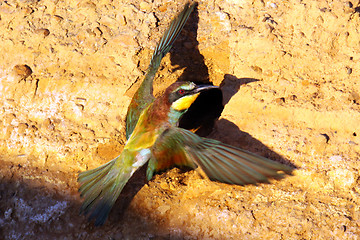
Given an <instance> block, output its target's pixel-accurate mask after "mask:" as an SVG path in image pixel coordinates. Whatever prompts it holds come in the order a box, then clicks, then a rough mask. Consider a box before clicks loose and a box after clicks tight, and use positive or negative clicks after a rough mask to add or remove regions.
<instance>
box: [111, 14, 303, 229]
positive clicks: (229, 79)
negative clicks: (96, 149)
mask: <svg viewBox="0 0 360 240" xmlns="http://www.w3.org/2000/svg"><path fill="white" fill-rule="evenodd" d="M198 22H199V16H198V10H197V7H196V8H195V9H194V12H193V13H192V14H191V16H190V18H189V20H188V22H187V23H186V25H185V27H184V30H183V32H182V33H181V34H180V36H179V38H178V39H177V40H176V41H175V43H174V45H173V47H172V49H171V51H170V54H171V55H170V60H171V64H172V65H177V66H179V67H178V68H184V71H183V73H182V75H181V76H180V77H179V79H178V81H192V82H195V83H197V84H199V83H200V84H211V83H210V82H209V72H208V68H207V66H206V64H205V62H204V57H203V56H202V55H201V53H200V51H199V49H198V45H199V43H198V41H197V28H198ZM256 81H259V80H258V79H254V78H237V77H236V76H233V75H230V74H225V75H224V78H223V80H222V82H221V84H220V88H219V89H212V90H209V91H206V92H203V93H201V94H200V96H199V97H198V98H197V100H196V101H195V102H194V103H193V104H192V105H191V107H190V108H189V109H188V111H187V113H186V114H184V116H183V117H182V119H181V120H180V122H179V127H182V128H186V129H198V130H197V131H196V133H197V134H198V135H200V136H202V137H205V136H206V137H209V138H212V139H216V140H219V141H221V142H224V143H227V144H230V145H233V146H235V147H240V148H242V149H245V150H248V151H251V152H254V153H257V154H259V155H262V156H264V157H267V158H270V159H272V160H274V161H278V162H281V163H284V164H286V165H288V166H291V167H293V168H296V166H295V165H294V164H292V163H291V162H290V161H289V160H287V159H286V158H284V157H283V156H281V155H280V154H278V153H276V152H274V151H272V150H271V149H269V148H268V147H267V146H266V145H264V144H263V143H261V142H260V141H259V140H257V139H255V138H253V137H252V136H251V135H250V134H249V133H246V132H243V131H241V130H240V129H239V128H238V127H237V126H236V125H235V124H234V123H232V122H231V121H229V120H226V119H221V120H218V118H219V117H220V116H221V113H222V111H223V108H224V105H226V104H227V103H228V102H229V101H230V99H231V98H232V96H234V95H235V94H236V93H237V92H238V91H239V90H240V87H241V86H242V85H245V84H249V83H251V82H256ZM146 167H147V165H145V166H143V167H142V168H140V169H139V170H138V171H136V172H135V173H134V175H133V177H132V178H131V179H130V180H129V182H128V183H127V184H126V186H125V188H124V189H123V191H122V192H121V194H120V196H119V198H118V201H117V202H116V207H114V210H113V213H112V214H110V216H109V219H110V221H111V222H112V221H116V222H118V221H120V220H121V219H122V217H123V216H124V212H125V210H126V209H127V207H128V206H129V205H130V202H131V200H132V199H133V198H134V197H135V195H136V194H137V192H138V191H140V189H141V188H142V187H143V186H144V185H145V184H146V183H147V180H146Z"/></svg>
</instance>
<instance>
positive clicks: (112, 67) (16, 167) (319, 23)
mask: <svg viewBox="0 0 360 240" xmlns="http://www.w3.org/2000/svg"><path fill="white" fill-rule="evenodd" d="M184 3H185V2H184V1H174V2H173V1H165V0H153V1H138V0H130V1H121V0H119V1H112V0H98V1H97V0H92V1H70V0H43V1H37V0H8V1H1V2H0V104H1V105H0V154H1V155H0V164H1V165H0V239H358V238H359V234H360V211H359V210H360V209H359V208H360V198H359V194H360V187H359V183H360V179H359V170H360V165H359V163H358V160H359V157H360V127H359V122H360V113H359V110H360V84H359V79H360V64H359V60H360V18H359V14H360V3H359V1H357V0H352V1H340V0H334V1H331V0H327V1H325V0H319V1H315V0H303V1H300V0H291V1H281V0H273V1H258V0H256V1H248V0H226V1H223V0H221V1H220V0H210V1H200V2H199V4H198V7H197V11H195V12H194V13H193V15H192V16H191V18H190V19H189V22H188V24H187V25H186V27H185V29H184V30H183V32H182V33H181V36H180V37H179V39H178V41H176V42H175V44H174V47H173V49H172V51H171V53H170V54H168V55H166V56H165V58H164V60H163V62H162V65H161V67H160V71H159V73H158V74H157V76H156V80H155V86H154V88H155V89H154V90H155V93H156V94H160V93H161V92H162V91H163V90H164V89H165V88H166V87H167V86H168V85H169V84H171V83H172V82H174V81H176V80H178V79H180V80H185V79H187V80H192V81H210V82H212V83H213V84H215V85H219V86H221V89H222V91H223V94H224V99H223V103H224V104H225V107H224V110H223V112H222V114H221V116H220V118H219V120H218V121H217V122H216V124H215V126H214V129H213V130H212V132H211V133H210V135H209V137H211V138H215V139H218V140H221V141H223V142H226V143H228V144H231V145H234V146H237V147H241V148H244V149H247V150H249V151H252V152H256V153H258V154H260V155H263V156H266V157H269V158H272V159H274V160H275V161H281V162H285V163H287V164H293V165H295V166H296V167H297V170H295V171H294V175H293V176H288V177H286V178H284V179H282V180H273V181H272V182H271V184H259V185H250V186H233V185H227V184H222V183H217V182H211V181H210V180H208V179H204V178H202V177H201V176H200V175H199V174H198V173H197V172H196V171H193V170H191V171H184V170H180V169H177V168H173V169H170V170H169V171H166V172H163V173H160V174H158V175H156V176H154V178H153V179H152V180H151V181H149V182H146V181H145V180H144V169H141V170H140V171H138V172H137V173H136V174H135V176H134V177H133V178H132V179H131V181H130V183H129V184H128V185H127V186H126V189H125V190H124V193H123V194H122V195H121V197H120V199H119V201H118V202H117V203H116V204H115V207H114V208H113V210H112V212H111V213H110V216H109V219H108V221H107V222H106V224H105V225H104V226H102V227H94V226H93V224H92V223H91V222H90V223H89V222H88V221H87V218H86V217H84V216H80V215H79V214H78V212H79V206H80V204H81V199H80V197H79V195H78V193H77V188H78V184H77V181H76V178H77V174H78V172H79V171H84V170H87V169H92V168H94V167H96V166H99V165H101V164H103V163H105V162H107V161H109V160H111V159H112V158H114V157H116V156H117V155H118V154H119V153H120V152H121V149H122V147H123V146H124V143H125V138H124V124H125V122H124V117H125V114H126V111H127V106H128V104H129V103H130V100H131V97H132V94H133V93H134V91H135V90H136V88H137V86H138V85H139V82H141V80H142V77H143V75H144V72H145V70H146V68H147V64H148V63H149V61H150V58H151V54H152V51H153V49H154V47H155V45H156V43H157V41H158V40H159V38H160V37H161V34H162V33H163V31H164V30H165V29H166V27H167V25H168V24H169V22H170V20H171V18H172V17H173V16H174V15H175V14H176V13H177V12H178V11H179V10H180V9H181V8H182V6H183V5H184Z"/></svg>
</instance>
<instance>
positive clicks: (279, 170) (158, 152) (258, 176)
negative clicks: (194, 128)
mask: <svg viewBox="0 0 360 240" xmlns="http://www.w3.org/2000/svg"><path fill="white" fill-rule="evenodd" d="M151 151H152V157H151V160H150V161H152V162H153V165H152V166H150V165H149V166H148V168H152V169H151V170H152V171H155V172H156V171H160V170H163V169H164V167H166V168H168V167H171V166H172V165H185V166H194V165H197V166H199V167H200V168H201V169H202V170H203V171H204V173H205V174H206V175H207V176H208V177H209V179H211V180H216V181H219V182H223V183H230V184H238V185H245V184H255V183H257V182H268V178H281V177H282V176H283V175H284V173H286V174H290V173H291V172H292V170H293V168H292V167H289V166H286V165H284V164H281V163H279V162H275V161H272V160H270V159H267V158H265V157H262V156H259V155H256V154H254V153H251V152H248V151H246V150H243V149H240V148H236V147H233V146H230V145H227V144H224V143H222V142H219V141H216V140H213V139H208V138H202V137H199V136H197V135H196V134H194V133H192V132H191V131H188V130H186V129H182V128H170V129H168V130H167V131H165V132H164V133H163V134H162V135H161V136H160V137H159V138H158V140H157V141H156V142H155V144H154V146H153V147H152V150H151ZM174 153H176V154H175V155H174V156H172V154H174ZM149 164H150V162H149ZM151 176H152V175H151ZM148 177H149V175H148Z"/></svg>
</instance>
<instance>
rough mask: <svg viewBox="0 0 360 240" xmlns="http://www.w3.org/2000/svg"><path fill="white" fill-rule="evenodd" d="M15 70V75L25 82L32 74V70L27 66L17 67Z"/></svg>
mask: <svg viewBox="0 0 360 240" xmlns="http://www.w3.org/2000/svg"><path fill="white" fill-rule="evenodd" d="M13 70H14V73H15V74H16V75H17V76H18V77H20V78H21V80H25V79H26V78H27V77H29V76H30V75H31V74H32V70H31V68H30V67H29V66H28V65H26V64H20V65H16V66H15V67H14V69H13Z"/></svg>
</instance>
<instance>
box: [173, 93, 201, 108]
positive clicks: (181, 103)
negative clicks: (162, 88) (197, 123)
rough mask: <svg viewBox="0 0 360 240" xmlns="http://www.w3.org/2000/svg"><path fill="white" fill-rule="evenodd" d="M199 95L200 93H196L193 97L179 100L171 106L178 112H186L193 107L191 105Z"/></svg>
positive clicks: (189, 96)
mask: <svg viewBox="0 0 360 240" xmlns="http://www.w3.org/2000/svg"><path fill="white" fill-rule="evenodd" d="M199 94H200V93H196V94H193V95H187V96H184V97H182V98H179V99H178V100H176V101H175V102H173V104H171V107H172V108H173V109H175V110H176V111H184V110H186V109H188V108H189V107H190V106H191V104H192V103H193V102H194V101H195V100H196V98H197V97H198V96H199Z"/></svg>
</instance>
